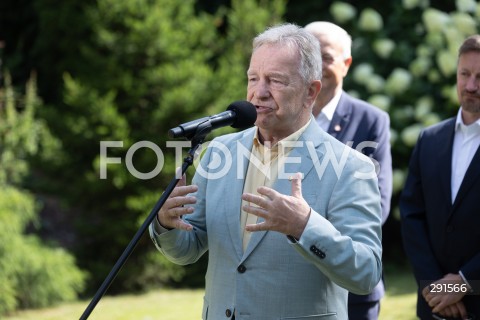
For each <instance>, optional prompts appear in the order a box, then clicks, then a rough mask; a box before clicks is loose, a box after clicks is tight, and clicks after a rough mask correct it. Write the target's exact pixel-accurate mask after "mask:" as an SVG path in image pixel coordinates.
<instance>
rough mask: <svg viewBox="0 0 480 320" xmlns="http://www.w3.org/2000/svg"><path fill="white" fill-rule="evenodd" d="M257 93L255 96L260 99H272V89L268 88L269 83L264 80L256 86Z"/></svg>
mask: <svg viewBox="0 0 480 320" xmlns="http://www.w3.org/2000/svg"><path fill="white" fill-rule="evenodd" d="M254 90H255V92H254V95H255V96H256V97H257V98H258V99H262V100H263V99H267V98H269V97H270V88H269V86H268V82H267V81H266V80H264V79H262V80H259V81H258V82H257V84H256V85H255V89H254Z"/></svg>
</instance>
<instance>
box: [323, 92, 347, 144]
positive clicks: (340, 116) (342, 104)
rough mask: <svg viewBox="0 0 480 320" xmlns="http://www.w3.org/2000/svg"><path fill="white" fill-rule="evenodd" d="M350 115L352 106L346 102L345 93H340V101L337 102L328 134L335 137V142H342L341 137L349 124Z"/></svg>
mask: <svg viewBox="0 0 480 320" xmlns="http://www.w3.org/2000/svg"><path fill="white" fill-rule="evenodd" d="M351 113H352V104H351V103H350V101H349V100H348V97H347V95H346V94H345V93H342V96H341V97H340V100H339V101H338V105H337V108H336V109H335V112H334V113H333V117H332V121H331V122H330V127H329V128H328V133H329V134H330V135H331V136H333V137H335V138H336V139H337V140H340V141H342V137H343V135H344V133H345V129H346V127H347V126H348V123H349V122H350V116H351Z"/></svg>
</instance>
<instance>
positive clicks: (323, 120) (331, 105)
mask: <svg viewBox="0 0 480 320" xmlns="http://www.w3.org/2000/svg"><path fill="white" fill-rule="evenodd" d="M342 92H343V91H342V90H339V91H338V93H337V94H336V95H335V96H334V97H333V98H332V100H330V101H329V102H328V103H327V104H326V105H325V107H323V108H322V110H321V111H320V113H319V114H318V116H317V117H316V119H315V120H317V123H318V125H319V126H320V128H322V129H323V131H325V132H328V127H330V122H331V121H332V118H333V114H334V113H335V110H336V109H337V105H338V101H339V100H340V96H341V95H342Z"/></svg>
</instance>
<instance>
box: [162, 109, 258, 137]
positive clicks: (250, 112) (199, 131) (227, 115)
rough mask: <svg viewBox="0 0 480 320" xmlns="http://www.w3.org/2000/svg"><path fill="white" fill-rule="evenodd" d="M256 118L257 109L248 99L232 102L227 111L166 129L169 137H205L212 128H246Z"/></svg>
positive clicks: (251, 124)
mask: <svg viewBox="0 0 480 320" xmlns="http://www.w3.org/2000/svg"><path fill="white" fill-rule="evenodd" d="M255 120H257V110H256V108H255V106H254V105H253V104H251V103H250V102H248V101H235V102H232V103H231V104H230V105H229V106H228V108H227V111H224V112H221V113H219V114H215V115H213V116H208V117H204V118H200V119H197V120H193V121H190V122H186V123H183V124H181V125H179V126H178V127H175V128H172V129H170V130H168V136H169V137H170V138H182V137H185V138H187V139H192V138H193V137H195V136H199V135H201V136H203V137H205V136H206V135H207V134H209V133H210V132H211V131H212V130H215V129H217V128H221V127H226V126H232V127H233V128H236V129H246V128H249V127H251V126H253V124H254V123H255Z"/></svg>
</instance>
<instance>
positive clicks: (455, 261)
mask: <svg viewBox="0 0 480 320" xmlns="http://www.w3.org/2000/svg"><path fill="white" fill-rule="evenodd" d="M457 95H458V99H459V102H460V105H461V107H460V109H459V111H458V113H457V116H456V117H453V118H450V119H447V120H445V121H443V122H440V123H438V124H436V125H434V126H432V127H430V128H427V129H425V130H424V131H423V132H422V133H421V134H420V137H419V138H418V141H417V144H416V146H415V148H414V150H413V153H412V156H411V160H410V165H409V173H408V178H407V181H406V183H405V187H404V189H403V192H402V196H401V200H400V212H401V217H402V236H403V242H404V246H405V250H406V252H407V255H408V257H409V259H410V262H411V263H412V265H413V271H414V273H415V278H416V280H417V284H418V300H417V315H418V316H419V317H420V318H421V319H422V320H424V319H432V318H433V319H443V318H445V317H453V318H456V319H480V295H479V293H480V285H479V282H480V281H479V280H480V149H479V145H480V35H475V36H472V37H469V38H468V39H466V40H465V41H464V42H463V44H462V45H461V47H460V50H459V53H458V63H457Z"/></svg>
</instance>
